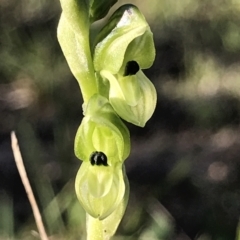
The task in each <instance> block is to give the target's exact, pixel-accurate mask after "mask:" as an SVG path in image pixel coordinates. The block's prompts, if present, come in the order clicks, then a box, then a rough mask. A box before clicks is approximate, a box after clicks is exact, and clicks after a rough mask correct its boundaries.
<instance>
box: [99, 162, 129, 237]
mask: <svg viewBox="0 0 240 240" xmlns="http://www.w3.org/2000/svg"><path fill="white" fill-rule="evenodd" d="M123 178H124V182H125V194H124V197H123V199H122V200H121V202H120V204H119V205H118V207H117V208H116V209H115V210H114V211H113V212H112V213H111V214H110V215H109V216H108V217H106V218H105V219H103V220H102V226H103V235H104V239H106V240H108V239H110V238H111V237H112V236H113V235H114V234H115V232H116V230H117V227H118V225H119V223H120V222H121V220H122V217H123V215H124V213H125V210H126V207H127V204H128V199H129V182H128V178H127V175H126V173H125V167H124V166H123Z"/></svg>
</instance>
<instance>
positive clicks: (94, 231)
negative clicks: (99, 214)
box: [87, 214, 104, 240]
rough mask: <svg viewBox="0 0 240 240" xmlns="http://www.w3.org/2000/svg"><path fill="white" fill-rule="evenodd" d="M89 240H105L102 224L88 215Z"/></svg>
mask: <svg viewBox="0 0 240 240" xmlns="http://www.w3.org/2000/svg"><path fill="white" fill-rule="evenodd" d="M87 240H104V236H103V225H102V222H101V221H100V220H99V219H97V218H93V217H91V216H90V215H88V214H87Z"/></svg>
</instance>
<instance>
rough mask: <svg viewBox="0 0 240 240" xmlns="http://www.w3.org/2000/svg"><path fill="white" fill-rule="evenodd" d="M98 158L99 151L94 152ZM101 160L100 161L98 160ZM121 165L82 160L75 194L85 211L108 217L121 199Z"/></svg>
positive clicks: (123, 188) (122, 178)
mask: <svg viewBox="0 0 240 240" xmlns="http://www.w3.org/2000/svg"><path fill="white" fill-rule="evenodd" d="M94 154H98V157H96V156H95V157H96V159H97V158H100V155H99V154H103V153H101V152H97V153H96V152H95V153H94ZM100 162H101V161H100ZM122 167H123V165H122V164H121V163H116V164H113V165H103V164H101V163H99V164H92V163H91V160H90V161H88V162H83V163H82V165H81V167H80V169H79V171H78V173H77V177H76V181H75V189H76V194H77V197H78V199H79V201H80V202H81V204H82V206H83V208H84V209H85V210H86V212H87V213H88V214H89V215H91V216H92V217H94V218H99V219H100V220H102V219H104V218H106V217H108V216H109V215H110V214H111V213H112V212H113V211H114V210H115V209H116V208H117V207H118V205H119V204H120V202H121V201H123V197H124V194H125V191H126V190H125V180H124V177H125V178H126V176H125V174H123V169H122Z"/></svg>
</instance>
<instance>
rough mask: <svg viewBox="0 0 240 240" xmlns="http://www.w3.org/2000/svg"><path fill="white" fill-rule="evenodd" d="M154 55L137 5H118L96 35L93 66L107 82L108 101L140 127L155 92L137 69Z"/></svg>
mask: <svg viewBox="0 0 240 240" xmlns="http://www.w3.org/2000/svg"><path fill="white" fill-rule="evenodd" d="M154 58H155V48H154V42H153V37H152V32H151V30H150V28H149V26H148V24H147V22H146V20H145V18H144V16H143V15H142V14H141V13H140V11H139V10H138V8H137V7H136V6H134V5H125V6H122V7H120V8H119V9H118V10H117V11H116V12H115V13H114V14H113V16H112V17H111V18H110V19H109V22H108V24H107V25H106V26H105V27H104V28H103V29H102V30H101V31H100V33H99V35H98V37H97V38H96V44H95V50H94V58H93V61H94V69H95V70H96V71H97V72H99V73H100V75H101V77H102V78H103V79H107V80H108V81H109V83H110V89H109V102H110V103H111V105H112V107H113V108H114V110H115V111H116V112H117V114H118V115H119V116H120V117H121V118H123V119H124V120H126V121H128V122H131V123H133V124H135V125H137V126H141V127H143V126H144V125H145V124H146V122H147V121H148V120H149V118H150V117H151V116H152V114H153V112H154V110H155V106H156V99H157V94H156V90H155V87H154V85H153V84H152V83H151V81H150V80H149V79H148V78H147V77H146V76H145V75H144V73H143V72H142V70H141V69H146V68H149V67H150V66H151V65H152V63H153V61H154Z"/></svg>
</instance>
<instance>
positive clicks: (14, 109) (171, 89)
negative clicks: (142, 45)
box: [0, 0, 240, 240]
mask: <svg viewBox="0 0 240 240" xmlns="http://www.w3.org/2000/svg"><path fill="white" fill-rule="evenodd" d="M127 2H131V3H134V4H136V5H137V6H138V7H139V8H140V10H141V11H142V12H143V13H144V15H145V16H146V19H147V21H148V22H149V24H150V26H151V29H152V31H153V33H154V39H155V44H156V53H157V55H156V61H155V63H154V65H153V66H152V68H151V69H149V70H147V71H145V73H146V74H147V76H148V77H149V78H150V79H151V80H152V81H153V82H154V84H155V86H156V88H157V92H158V103H157V108H156V112H155V113H154V115H153V117H152V119H151V120H150V121H149V122H148V123H147V125H146V127H145V128H143V129H141V128H137V127H134V126H132V125H130V124H127V125H128V127H129V129H130V132H131V140H132V151H131V155H130V157H129V159H128V160H127V161H126V168H127V174H128V177H129V180H130V186H131V194H130V200H129V205H128V208H127V211H126V214H125V216H124V218H123V220H122V223H121V225H120V227H119V229H118V231H117V234H116V236H115V237H114V239H116V240H122V239H129V240H130V239H131V240H135V239H140V240H148V239H150V240H157V239H160V240H168V239H169V240H188V239H197V240H211V239H213V240H232V239H240V238H238V235H237V232H238V228H237V225H238V220H239V214H240V187H239V186H240V159H239V158H240V136H239V132H240V127H239V122H240V0H210V1H209V0H201V1H200V0H182V1H176V0H151V1H141V0H134V1H119V2H118V4H117V5H116V6H114V9H116V8H117V6H119V5H122V4H123V3H127ZM111 12H112V11H111ZM60 13H61V9H60V5H59V2H58V0H51V1H49V0H18V1H17V0H0V239H1V240H2V239H3V240H5V239H19V240H22V239H26V240H28V239H29V240H31V239H33V240H34V239H39V238H38V234H37V230H36V226H35V222H34V219H33V216H32V212H31V208H30V205H29V203H28V200H27V197H26V194H25V191H24V188H23V186H22V184H21V180H20V178H19V175H18V172H17V169H16V167H15V163H14V160H13V155H12V151H11V145H10V131H11V130H13V129H14V130H16V133H17V136H18V139H19V144H20V148H21V151H22V155H23V159H24V163H25V165H26V169H27V172H28V175H29V179H30V182H31V184H32V187H33V189H34V193H35V196H36V198H37V201H38V203H39V206H40V209H41V212H42V214H43V220H44V224H45V226H46V228H47V232H48V234H49V236H51V239H52V240H55V239H85V234H86V233H85V214H84V211H83V210H82V208H81V207H80V205H79V203H78V202H77V200H76V196H75V192H74V178H75V175H76V172H77V170H78V168H79V166H80V161H79V160H78V159H76V157H75V156H74V153H73V140H74V136H75V133H76V130H77V127H78V126H79V124H80V122H81V119H82V110H81V106H82V98H81V94H80V92H79V86H78V84H77V81H76V80H75V79H74V77H73V76H72V74H71V72H70V71H69V68H68V66H67V63H66V61H65V59H64V57H63V54H62V52H61V49H60V47H59V44H58V41H57V38H56V28H57V24H58V20H59V16H60ZM96 25H97V24H96ZM95 32H96V26H95V27H94V28H93V35H94V34H95Z"/></svg>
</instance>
